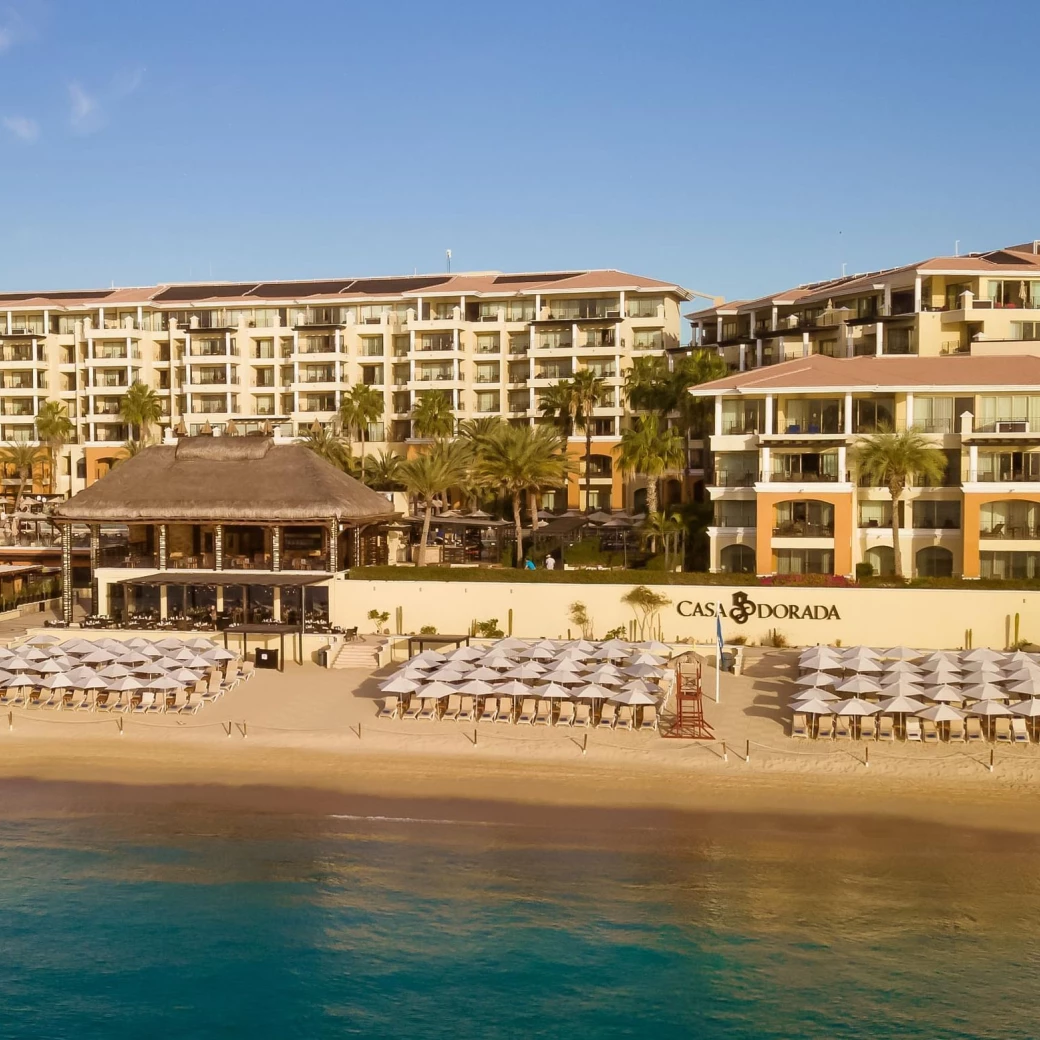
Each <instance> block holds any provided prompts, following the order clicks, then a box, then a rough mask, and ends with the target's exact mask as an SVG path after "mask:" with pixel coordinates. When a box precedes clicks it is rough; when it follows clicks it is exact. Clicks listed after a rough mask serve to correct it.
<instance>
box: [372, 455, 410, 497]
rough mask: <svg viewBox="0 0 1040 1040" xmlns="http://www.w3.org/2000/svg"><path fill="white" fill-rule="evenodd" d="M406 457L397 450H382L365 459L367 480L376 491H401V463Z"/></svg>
mask: <svg viewBox="0 0 1040 1040" xmlns="http://www.w3.org/2000/svg"><path fill="white" fill-rule="evenodd" d="M403 462H404V459H402V458H401V456H400V455H398V454H397V452H396V451H381V452H379V453H378V454H377V455H374V456H369V457H368V458H367V459H365V482H366V483H367V484H368V486H369V487H371V488H374V489H375V490H376V491H399V490H400V489H401V488H402V487H403V486H404V485H403V484H402V483H401V464H402V463H403Z"/></svg>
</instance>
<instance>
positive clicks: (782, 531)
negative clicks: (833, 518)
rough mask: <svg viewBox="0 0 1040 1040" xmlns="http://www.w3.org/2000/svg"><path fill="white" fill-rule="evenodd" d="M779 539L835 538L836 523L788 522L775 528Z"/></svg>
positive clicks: (774, 533)
mask: <svg viewBox="0 0 1040 1040" xmlns="http://www.w3.org/2000/svg"><path fill="white" fill-rule="evenodd" d="M773 535H774V536H775V537H777V538H833V537H834V523H833V522H831V523H829V524H823V523H812V522H810V521H808V520H788V521H785V522H784V523H781V524H776V525H775V526H774V527H773Z"/></svg>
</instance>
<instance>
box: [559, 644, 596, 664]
mask: <svg viewBox="0 0 1040 1040" xmlns="http://www.w3.org/2000/svg"><path fill="white" fill-rule="evenodd" d="M588 658H589V651H587V650H579V649H578V648H577V647H576V646H569V647H567V649H566V650H561V651H560V652H559V653H558V654H557V655H556V660H557V662H558V663H559V664H564V663H570V664H574V663H575V662H580V661H587V660H588Z"/></svg>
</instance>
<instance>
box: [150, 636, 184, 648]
mask: <svg viewBox="0 0 1040 1040" xmlns="http://www.w3.org/2000/svg"><path fill="white" fill-rule="evenodd" d="M155 645H156V646H157V647H159V649H160V650H180V649H181V647H183V646H184V640H183V639H176V638H175V637H173V636H164V637H163V638H162V639H160V640H158V641H157V642H156V644H155Z"/></svg>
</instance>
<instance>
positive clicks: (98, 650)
mask: <svg viewBox="0 0 1040 1040" xmlns="http://www.w3.org/2000/svg"><path fill="white" fill-rule="evenodd" d="M115 659H116V654H114V653H112V651H111V650H106V649H105V647H103V646H96V647H94V649H93V650H91V651H90V653H89V654H84V655H83V663H84V664H109V663H110V662H111V661H114V660H115Z"/></svg>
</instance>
